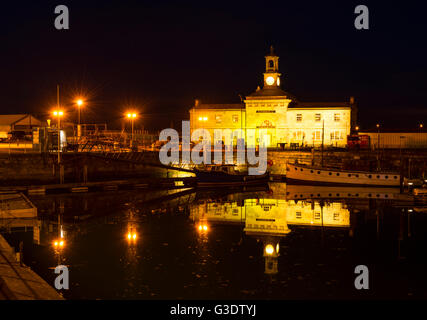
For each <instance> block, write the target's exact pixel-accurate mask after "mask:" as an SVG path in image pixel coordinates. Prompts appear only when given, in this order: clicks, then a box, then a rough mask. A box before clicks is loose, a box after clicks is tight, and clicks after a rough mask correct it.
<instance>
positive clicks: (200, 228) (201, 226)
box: [197, 224, 209, 232]
mask: <svg viewBox="0 0 427 320" xmlns="http://www.w3.org/2000/svg"><path fill="white" fill-rule="evenodd" d="M197 229H198V230H199V232H203V231H208V230H209V227H208V225H207V224H199V226H198V227H197Z"/></svg>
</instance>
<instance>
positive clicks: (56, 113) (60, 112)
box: [53, 110, 64, 164]
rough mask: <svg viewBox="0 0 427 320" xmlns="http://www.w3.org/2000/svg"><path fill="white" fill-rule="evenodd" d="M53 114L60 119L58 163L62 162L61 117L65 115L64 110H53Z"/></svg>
mask: <svg viewBox="0 0 427 320" xmlns="http://www.w3.org/2000/svg"><path fill="white" fill-rule="evenodd" d="M53 115H54V116H55V117H57V119H58V164H60V163H61V153H60V149H61V117H62V116H63V115H64V112H63V111H62V110H55V111H53Z"/></svg>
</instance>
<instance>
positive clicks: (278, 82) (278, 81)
mask: <svg viewBox="0 0 427 320" xmlns="http://www.w3.org/2000/svg"><path fill="white" fill-rule="evenodd" d="M277 86H280V79H279V78H277Z"/></svg>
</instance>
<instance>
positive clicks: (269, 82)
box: [265, 77, 274, 86]
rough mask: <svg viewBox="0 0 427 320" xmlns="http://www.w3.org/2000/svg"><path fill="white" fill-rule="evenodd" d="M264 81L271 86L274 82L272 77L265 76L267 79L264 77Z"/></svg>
mask: <svg viewBox="0 0 427 320" xmlns="http://www.w3.org/2000/svg"><path fill="white" fill-rule="evenodd" d="M265 82H266V83H267V84H268V85H269V86H271V85H273V83H274V78H273V77H267V79H265Z"/></svg>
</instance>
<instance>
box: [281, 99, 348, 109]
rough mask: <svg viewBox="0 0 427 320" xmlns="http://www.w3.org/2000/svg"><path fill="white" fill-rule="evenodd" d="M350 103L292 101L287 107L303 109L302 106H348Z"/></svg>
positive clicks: (332, 107)
mask: <svg viewBox="0 0 427 320" xmlns="http://www.w3.org/2000/svg"><path fill="white" fill-rule="evenodd" d="M350 107H351V104H350V103H349V102H299V101H293V103H291V104H289V106H288V108H290V109H292V108H295V109H299V108H301V109H303V108H313V109H315V108H328V109H334V108H350Z"/></svg>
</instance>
